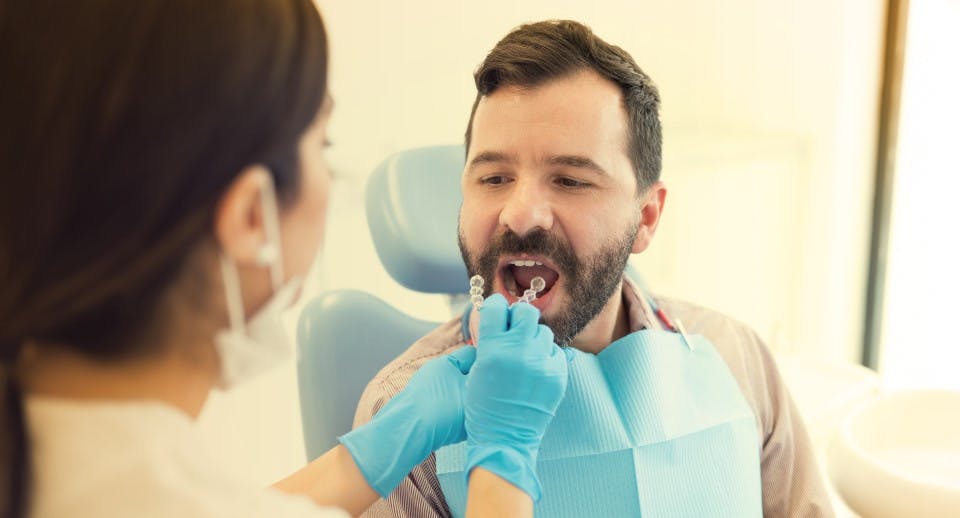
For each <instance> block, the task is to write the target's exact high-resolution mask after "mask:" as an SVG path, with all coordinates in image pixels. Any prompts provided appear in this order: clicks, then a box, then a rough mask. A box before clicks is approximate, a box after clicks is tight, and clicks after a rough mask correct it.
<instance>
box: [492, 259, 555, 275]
mask: <svg viewBox="0 0 960 518" xmlns="http://www.w3.org/2000/svg"><path fill="white" fill-rule="evenodd" d="M513 261H537V262H538V263H543V265H544V266H546V267H547V268H550V269H551V270H553V271H555V272H557V275H559V276H561V277H562V276H563V272H561V271H560V269H559V268H557V265H556V264H555V263H554V262H553V261H551V260H550V259H549V258H548V257H546V256H542V255H531V254H518V255H502V256H500V261H499V262H497V273H498V274H499V273H500V272H501V271H502V270H503V269H504V268H506V267H507V266H508V265H509V264H510V263H511V262H513Z"/></svg>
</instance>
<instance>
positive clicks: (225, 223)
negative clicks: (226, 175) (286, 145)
mask: <svg viewBox="0 0 960 518" xmlns="http://www.w3.org/2000/svg"><path fill="white" fill-rule="evenodd" d="M269 176H270V172H269V171H268V170H267V168H266V167H264V166H262V165H251V166H249V167H247V168H245V169H244V170H243V171H241V172H240V174H239V175H237V177H236V178H235V179H234V180H233V181H232V182H231V183H230V185H229V186H228V187H227V189H226V190H225V191H224V192H223V196H221V197H220V201H219V202H218V203H217V210H216V212H215V213H214V221H213V228H214V233H215V235H216V238H217V244H219V245H220V249H221V250H222V251H223V253H224V254H226V255H227V256H228V257H230V258H232V259H233V260H234V262H236V263H237V264H238V265H243V264H256V263H257V257H258V254H259V253H260V250H261V249H262V248H263V246H264V244H265V243H267V233H266V228H265V224H264V219H263V203H262V199H263V198H262V192H261V191H262V190H263V189H264V183H265V182H267V181H269V179H270V178H269Z"/></svg>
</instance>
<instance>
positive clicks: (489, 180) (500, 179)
mask: <svg viewBox="0 0 960 518" xmlns="http://www.w3.org/2000/svg"><path fill="white" fill-rule="evenodd" d="M480 183H482V184H484V185H502V184H505V183H507V178H506V177H504V176H485V177H483V178H481V179H480Z"/></svg>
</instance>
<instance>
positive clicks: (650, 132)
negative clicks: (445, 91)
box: [465, 20, 663, 190]
mask: <svg viewBox="0 0 960 518" xmlns="http://www.w3.org/2000/svg"><path fill="white" fill-rule="evenodd" d="M591 69H592V70H594V71H596V72H597V73H598V74H600V75H601V76H603V77H605V78H606V79H609V80H610V81H613V82H614V83H616V84H617V85H618V86H619V87H620V88H621V89H622V90H623V101H624V108H625V109H626V111H627V119H628V126H627V127H628V131H629V133H630V135H629V139H628V146H629V147H628V150H627V152H628V153H627V154H628V155H629V157H630V161H631V162H632V164H633V168H634V173H635V174H636V177H637V187H638V189H641V190H642V189H644V188H646V187H648V186H650V185H652V184H653V183H655V182H656V181H657V180H659V179H660V169H661V147H662V141H663V136H662V132H661V128H660V114H659V111H660V94H659V93H658V92H657V87H656V86H654V84H653V81H652V80H651V79H650V77H649V76H648V75H647V74H645V73H644V72H643V70H641V69H640V67H639V66H638V65H637V62H636V61H634V59H633V58H632V57H631V56H630V54H628V53H627V52H626V51H625V50H623V49H622V48H620V47H617V46H616V45H611V44H609V43H607V42H605V41H603V40H602V39H600V38H599V37H597V36H596V35H595V34H594V33H593V31H591V30H590V28H589V27H587V26H586V25H583V24H582V23H579V22H575V21H571V20H549V21H543V22H537V23H531V24H526V25H521V26H520V27H517V28H516V29H514V30H513V31H511V32H510V34H507V35H506V36H505V37H504V38H503V39H502V40H500V41H499V42H497V45H496V46H495V47H494V48H493V50H491V51H490V53H489V54H487V57H486V59H484V60H483V63H481V64H480V67H479V68H478V69H477V71H476V73H475V74H474V76H473V77H474V81H475V82H476V85H477V98H476V99H475V100H474V102H473V109H472V110H471V111H470V121H469V122H468V123H467V132H466V135H465V137H466V149H467V150H468V151H469V150H470V138H471V132H472V129H473V117H474V115H475V114H476V112H477V105H478V104H480V99H482V98H483V97H484V96H487V95H490V94H492V93H493V92H495V91H497V89H498V88H500V87H502V86H522V87H536V86H539V85H542V84H544V83H546V82H548V81H551V80H554V79H559V78H562V77H566V76H569V75H571V74H573V73H576V72H579V71H582V70H591Z"/></svg>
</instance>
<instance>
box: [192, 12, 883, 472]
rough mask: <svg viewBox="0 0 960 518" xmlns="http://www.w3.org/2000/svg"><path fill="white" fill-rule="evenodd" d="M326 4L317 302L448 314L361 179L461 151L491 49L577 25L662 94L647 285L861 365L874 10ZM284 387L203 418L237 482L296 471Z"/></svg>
mask: <svg viewBox="0 0 960 518" xmlns="http://www.w3.org/2000/svg"><path fill="white" fill-rule="evenodd" d="M319 4H320V6H321V11H322V12H323V14H324V17H325V20H326V23H327V26H328V29H329V33H330V38H331V45H332V56H333V61H332V69H331V88H332V93H333V95H334V97H335V99H336V109H335V113H334V117H333V120H332V123H331V130H330V135H331V139H332V140H333V142H334V147H333V148H332V150H331V155H330V156H331V161H332V162H333V165H334V166H335V167H336V168H337V170H338V172H339V174H340V175H341V179H340V180H339V181H338V182H337V186H336V188H335V193H334V200H333V206H332V214H331V220H330V227H329V228H328V232H327V250H326V254H325V256H324V262H323V264H322V265H319V266H318V268H317V271H318V272H319V273H318V275H313V276H311V278H310V279H309V281H310V284H309V286H308V287H309V288H310V290H311V291H312V292H314V293H315V292H316V290H317V289H318V288H319V286H320V285H321V282H320V274H322V277H323V279H324V281H323V283H322V284H323V286H324V287H326V288H343V287H352V288H359V289H364V290H368V291H371V292H374V293H376V294H377V295H378V296H380V297H382V298H384V299H386V300H387V301H389V302H391V303H393V304H395V305H400V306H402V307H404V308H406V309H408V310H409V311H411V312H412V313H414V314H416V315H417V316H421V317H425V318H442V317H443V316H444V315H445V314H446V313H445V307H444V305H443V303H442V300H440V299H438V298H437V297H431V296H425V295H419V294H414V293H411V292H409V291H407V290H404V289H403V288H401V287H399V286H397V285H396V284H394V283H393V282H392V281H391V280H390V278H389V276H388V275H387V274H386V273H385V272H384V271H383V269H382V268H381V267H380V265H379V261H378V260H377V258H376V256H375V254H374V252H373V247H372V244H371V243H370V238H369V234H368V232H367V229H366V223H365V221H364V219H363V210H362V192H363V182H364V180H365V177H366V175H367V173H368V172H369V171H371V170H372V169H373V168H374V166H375V165H376V164H377V163H378V162H379V161H380V160H382V159H383V158H384V157H385V156H387V155H388V154H390V153H392V152H395V151H398V150H401V149H405V148H409V147H414V146H421V145H431V144H440V143H457V142H460V141H461V139H462V135H463V131H464V126H465V124H466V120H467V117H468V114H469V108H470V105H471V103H472V101H473V97H474V88H473V83H472V71H473V70H474V68H475V67H476V66H477V65H478V64H479V63H480V61H481V60H482V59H483V57H484V55H485V54H486V52H487V51H488V50H489V49H490V48H491V47H492V46H493V45H494V44H495V43H496V41H497V40H498V39H499V38H500V37H502V36H503V35H505V34H506V33H507V32H508V31H509V30H510V29H511V28H513V27H514V26H516V25H518V24H520V23H523V22H527V21H536V20H541V19H546V18H573V19H577V20H580V21H583V22H585V23H587V24H588V25H590V26H592V28H593V29H594V31H595V32H596V33H597V34H599V35H600V36H601V37H603V38H605V39H607V40H608V41H610V42H612V43H615V44H618V45H620V46H621V47H623V48H625V49H626V50H627V51H629V52H631V53H632V54H633V55H634V56H635V58H636V59H637V61H638V62H639V63H640V65H641V67H643V68H644V70H645V71H646V72H647V73H649V74H650V75H651V76H652V77H653V78H654V80H655V82H656V83H657V84H658V86H659V88H660V91H661V94H662V98H663V111H662V116H663V121H664V124H665V128H666V129H665V157H664V158H665V160H664V164H665V168H664V179H665V181H666V182H667V183H668V185H669V186H670V187H671V189H672V191H671V193H670V195H669V196H668V202H667V207H666V209H667V212H666V214H665V220H664V222H663V227H662V228H661V230H660V233H659V234H658V236H657V238H656V240H655V242H654V245H653V246H652V248H651V250H650V251H649V252H648V253H646V254H644V255H643V256H641V257H639V258H638V259H637V260H638V262H639V264H640V265H641V267H642V269H643V271H644V273H645V275H646V276H647V278H648V280H649V282H650V284H651V286H652V287H653V288H654V289H655V290H657V291H660V292H663V293H667V294H672V295H677V296H681V297H684V298H687V299H691V300H694V301H698V302H701V303H705V304H707V305H709V306H712V307H715V308H717V309H720V310H722V311H725V312H727V313H730V314H733V315H735V316H737V317H739V318H741V319H743V320H745V321H747V322H749V323H750V324H752V325H753V326H754V327H755V328H756V329H757V330H758V331H759V332H760V333H761V335H762V336H764V337H765V338H766V339H767V340H768V341H769V342H770V343H771V345H772V346H773V347H775V348H776V349H778V350H781V351H786V352H799V353H802V354H808V355H811V356H816V357H819V358H825V359H828V360H854V359H855V358H856V357H857V355H858V347H859V339H860V335H861V332H862V320H863V316H862V315H863V294H864V283H865V276H866V250H867V245H868V240H867V229H868V228H869V225H868V215H869V200H870V196H871V191H870V188H869V185H870V180H871V175H872V163H873V142H874V139H875V134H876V131H875V110H876V106H877V96H878V85H879V64H880V60H881V55H880V50H881V40H882V20H883V14H884V13H883V7H882V6H883V2H880V1H879V0H878V1H872V2H871V1H867V0H847V1H843V2H836V1H834V0H807V1H801V0H733V1H731V0H723V1H721V0H710V1H706V0H704V1H696V0H672V1H656V2H654V1H650V0H643V1H636V0H631V1H626V0H624V1H595V2H584V1H582V0H577V1H570V0H534V1H526V2H512V1H508V0H487V1H484V2H475V1H474V2H467V1H430V0H408V1H402V2H401V1H389V0H382V1H362V0H361V1H345V0H319ZM292 316H293V317H295V315H292ZM293 375H294V369H293V367H292V365H291V364H288V365H286V366H284V367H282V368H280V369H278V370H277V371H276V372H274V373H271V374H270V377H268V378H267V379H265V380H264V381H261V382H260V383H259V384H258V385H257V386H256V387H251V388H249V389H246V390H245V392H243V393H242V394H236V395H228V396H227V397H225V398H220V399H218V400H217V401H215V402H214V404H212V405H211V408H210V409H209V412H208V416H207V418H206V419H205V426H206V427H207V428H208V430H209V432H210V435H211V437H214V438H221V443H223V444H224V445H225V446H226V447H227V448H230V451H231V454H232V455H233V462H234V463H235V464H236V465H237V466H238V469H244V468H243V467H244V466H246V467H249V470H248V471H250V472H251V473H252V474H253V476H256V477H258V478H259V479H262V480H263V481H268V480H271V479H272V478H277V477H279V476H281V475H282V474H283V472H284V471H286V470H288V469H293V468H294V467H296V466H297V465H298V464H299V463H300V462H301V461H302V454H303V453H302V451H303V450H302V445H300V443H299V441H300V437H299V420H298V417H297V414H296V391H295V382H294V380H293V379H292V376H293ZM278 401H279V403H278ZM251 416H252V417H251ZM251 419H252V420H255V421H251Z"/></svg>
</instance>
